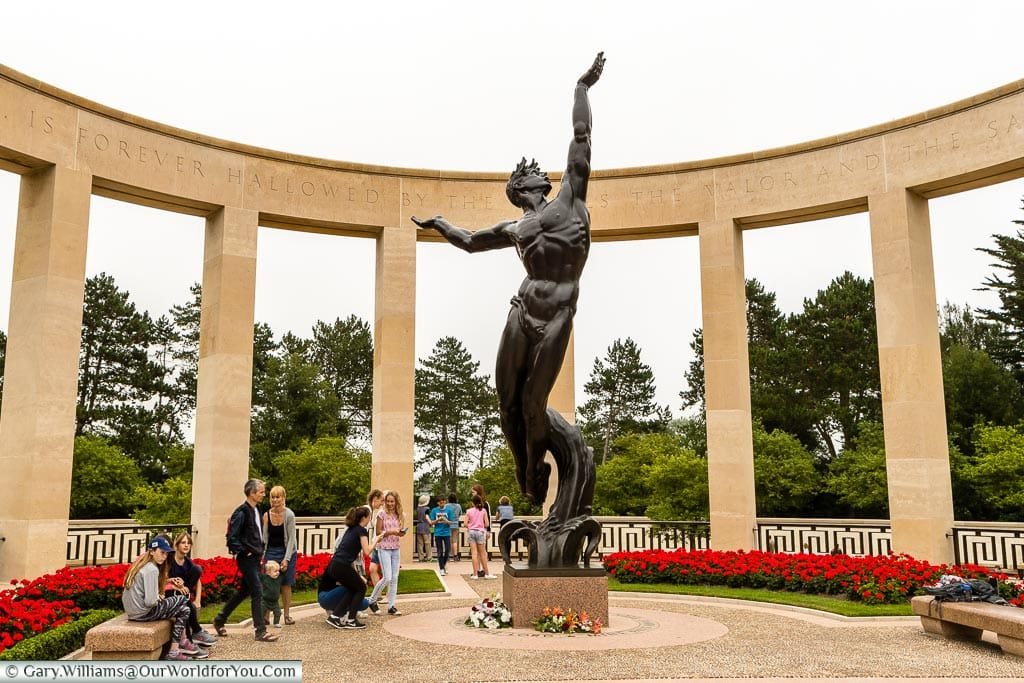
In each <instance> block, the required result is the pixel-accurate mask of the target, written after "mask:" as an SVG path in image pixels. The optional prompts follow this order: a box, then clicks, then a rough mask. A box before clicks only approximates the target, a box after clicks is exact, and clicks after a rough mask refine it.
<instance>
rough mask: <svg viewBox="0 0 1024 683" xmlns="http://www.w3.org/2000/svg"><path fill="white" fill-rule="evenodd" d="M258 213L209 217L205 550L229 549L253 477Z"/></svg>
mask: <svg viewBox="0 0 1024 683" xmlns="http://www.w3.org/2000/svg"><path fill="white" fill-rule="evenodd" d="M257 217H258V214H257V212H256V211H251V210H246V209H238V208H234V207H225V208H223V209H220V210H219V211H217V212H216V213H215V214H213V215H212V216H210V217H209V218H207V220H206V243H205V246H204V253H203V296H202V304H201V309H200V318H199V320H200V322H199V377H198V386H197V390H196V445H195V462H194V464H193V470H192V471H193V474H192V524H193V526H194V527H195V529H196V537H195V547H196V550H195V553H196V555H197V556H200V557H213V556H217V555H224V554H226V553H227V548H226V546H225V542H224V533H225V530H226V529H227V523H228V517H230V515H231V512H232V511H233V510H234V509H235V508H236V507H237V506H238V504H239V503H241V502H242V500H243V499H244V498H245V495H244V494H243V493H242V487H243V486H244V485H245V481H246V479H248V477H249V418H250V411H251V407H252V406H251V403H252V342H253V315H254V312H253V311H254V307H255V300H256V234H257V219H258V218H257Z"/></svg>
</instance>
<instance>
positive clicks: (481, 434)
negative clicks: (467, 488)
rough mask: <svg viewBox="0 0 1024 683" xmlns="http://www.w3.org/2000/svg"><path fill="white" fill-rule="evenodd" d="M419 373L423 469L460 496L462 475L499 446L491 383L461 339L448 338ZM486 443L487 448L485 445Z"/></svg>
mask: <svg viewBox="0 0 1024 683" xmlns="http://www.w3.org/2000/svg"><path fill="white" fill-rule="evenodd" d="M419 364H420V367H419V368H417V369H416V446H417V448H418V449H419V451H420V454H421V455H420V457H419V458H418V461H417V467H419V468H422V469H423V470H425V472H426V474H427V475H428V477H429V478H431V479H433V480H434V481H435V482H438V483H440V485H441V487H442V489H443V490H448V491H454V490H455V489H456V486H457V484H458V480H459V473H460V472H464V471H467V470H468V468H469V465H470V463H472V462H473V461H474V455H476V454H477V453H478V452H479V449H481V448H486V447H487V444H490V443H492V442H493V441H494V439H495V438H494V437H492V434H493V427H491V428H490V429H491V430H492V431H491V433H490V435H489V433H488V426H487V424H488V423H490V424H491V425H493V424H494V423H495V422H496V419H497V418H496V404H497V401H496V399H489V398H487V395H486V393H485V392H484V390H483V387H484V386H486V387H487V388H488V389H489V390H490V395H491V396H493V389H490V378H489V377H488V376H487V375H481V374H479V370H480V363H479V362H478V361H475V360H473V357H472V356H471V355H470V353H469V351H467V350H466V348H465V347H464V346H463V345H462V342H460V341H459V340H458V339H456V338H455V337H443V338H442V339H440V340H438V342H437V344H435V345H434V348H433V350H432V351H431V353H430V356H428V357H427V358H426V359H420V361H419ZM481 444H483V445H481Z"/></svg>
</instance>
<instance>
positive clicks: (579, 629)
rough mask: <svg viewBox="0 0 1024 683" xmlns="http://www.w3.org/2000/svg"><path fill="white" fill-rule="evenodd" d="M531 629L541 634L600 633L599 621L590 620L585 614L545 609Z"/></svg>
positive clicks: (559, 609) (555, 608) (557, 608)
mask: <svg viewBox="0 0 1024 683" xmlns="http://www.w3.org/2000/svg"><path fill="white" fill-rule="evenodd" d="M533 627H534V628H535V629H537V630H538V631H541V632H542V633H592V634H594V635H597V634H598V633H600V632H601V619H600V618H597V619H591V618H590V615H589V614H587V613H586V612H579V613H578V614H577V613H576V612H574V611H572V610H571V609H568V610H563V609H562V608H561V607H545V608H544V612H543V614H542V616H541V617H540V618H539V619H537V620H535V621H534V622H533Z"/></svg>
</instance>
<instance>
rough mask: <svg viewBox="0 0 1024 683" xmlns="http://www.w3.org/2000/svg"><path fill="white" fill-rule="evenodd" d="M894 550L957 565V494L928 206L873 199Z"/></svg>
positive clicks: (903, 193) (911, 199)
mask: <svg viewBox="0 0 1024 683" xmlns="http://www.w3.org/2000/svg"><path fill="white" fill-rule="evenodd" d="M868 207H869V213H870V218H871V256H872V262H873V264H874V275H875V315H876V317H877V320H878V366H879V372H880V375H881V381H882V415H883V418H884V423H885V469H886V476H887V478H888V482H889V511H890V517H891V520H892V545H893V549H894V550H895V551H896V552H901V553H908V554H910V555H912V556H914V557H916V558H917V559H920V560H928V561H930V562H936V563H939V562H950V561H952V559H953V556H952V546H951V544H950V541H949V540H948V539H947V537H946V534H947V533H949V532H950V530H951V528H952V525H953V494H952V486H951V484H950V474H949V446H948V441H947V437H946V411H945V403H944V401H943V391H942V358H941V355H940V352H939V323H938V315H937V313H936V306H935V273H934V268H933V265H932V243H931V226H930V224H929V219H928V202H927V200H925V199H923V198H921V197H919V196H918V195H915V194H913V193H912V192H910V191H908V190H905V189H902V188H896V189H894V190H890V191H889V192H886V193H883V194H878V195H872V196H870V197H868Z"/></svg>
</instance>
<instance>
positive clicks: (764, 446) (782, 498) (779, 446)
mask: <svg viewBox="0 0 1024 683" xmlns="http://www.w3.org/2000/svg"><path fill="white" fill-rule="evenodd" d="M754 485H755V491H756V496H757V514H759V515H764V516H767V517H777V516H786V515H792V516H798V515H801V514H804V513H805V512H806V510H807V509H808V507H809V506H810V504H811V502H812V501H813V500H814V498H815V496H817V495H818V493H819V492H820V491H821V489H822V488H823V486H824V481H823V479H822V476H821V474H819V472H818V470H817V469H816V468H815V459H814V454H813V453H811V452H810V451H808V450H807V449H806V448H805V447H804V445H803V444H801V443H800V441H799V440H798V439H797V438H796V437H794V436H793V435H792V434H787V433H786V432H783V431H781V430H775V431H773V432H771V433H768V432H767V431H765V429H764V427H762V426H761V425H760V424H757V423H755V424H754Z"/></svg>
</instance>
